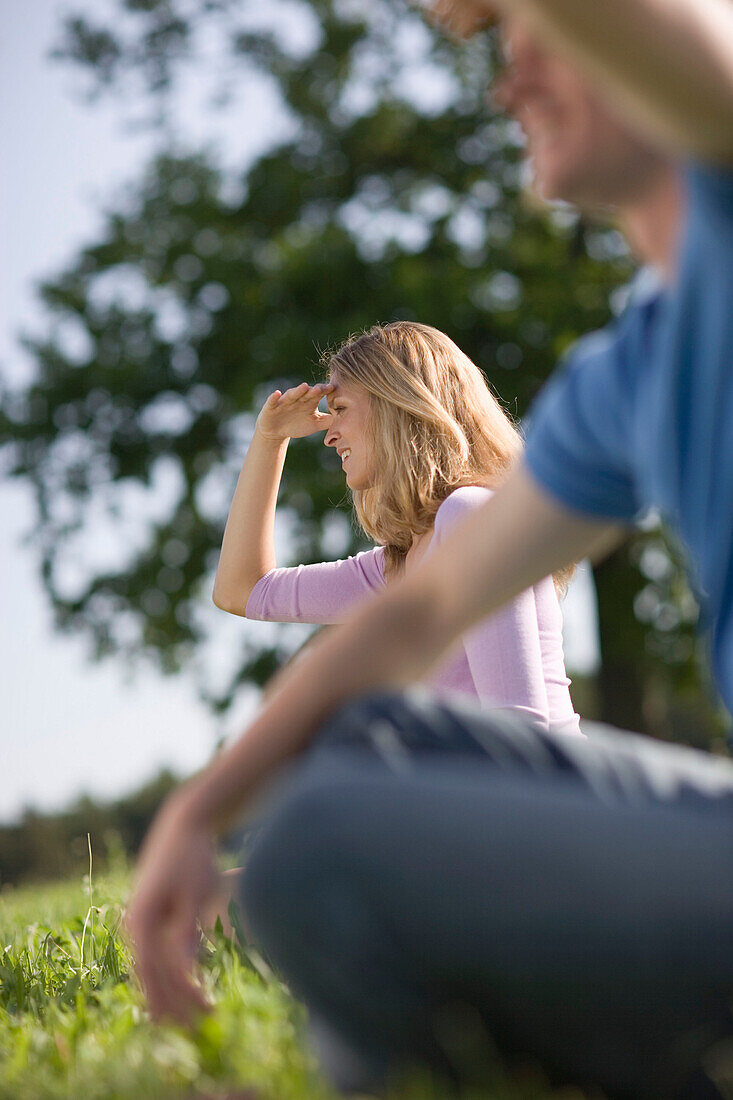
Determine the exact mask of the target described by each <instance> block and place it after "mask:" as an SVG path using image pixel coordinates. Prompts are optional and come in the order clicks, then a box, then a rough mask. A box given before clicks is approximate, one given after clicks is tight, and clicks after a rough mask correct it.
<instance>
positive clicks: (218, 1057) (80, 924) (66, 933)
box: [0, 861, 579, 1100]
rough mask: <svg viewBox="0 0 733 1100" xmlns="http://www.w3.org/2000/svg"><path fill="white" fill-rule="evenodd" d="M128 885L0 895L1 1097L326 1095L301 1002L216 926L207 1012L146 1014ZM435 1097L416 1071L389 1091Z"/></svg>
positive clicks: (529, 1087)
mask: <svg viewBox="0 0 733 1100" xmlns="http://www.w3.org/2000/svg"><path fill="white" fill-rule="evenodd" d="M129 885H130V873H129V869H128V868H127V867H126V866H125V865H124V864H123V862H122V861H120V863H119V865H118V866H117V867H116V868H114V867H113V868H112V869H111V870H110V871H109V872H107V873H105V874H104V876H102V877H99V878H96V877H91V876H90V875H87V876H85V878H84V879H83V880H79V879H77V880H71V881H67V882H60V883H53V884H48V885H40V886H27V887H19V888H17V889H8V888H6V889H5V890H4V891H3V892H2V893H1V894H0V949H1V950H2V957H1V959H0V1100H77V1098H81V1097H84V1100H152V1098H155V1100H168V1098H174V1097H175V1098H179V1100H180V1098H187V1100H188V1098H190V1100H193V1098H199V1100H203V1098H204V1097H205V1098H207V1100H214V1098H219V1097H221V1098H224V1097H228V1096H231V1097H234V1096H238V1097H240V1096H243V1095H244V1093H245V1090H246V1091H247V1094H248V1095H252V1097H253V1100H254V1098H262V1100H268V1098H272V1100H275V1098H276V1100H290V1098H293V1100H295V1098H297V1100H334V1094H333V1093H332V1092H331V1091H330V1090H329V1088H328V1087H327V1086H326V1085H325V1084H324V1082H323V1081H322V1080H321V1079H320V1078H319V1076H318V1073H317V1070H316V1067H315V1065H314V1064H313V1061H312V1058H311V1057H310V1056H309V1055H308V1054H307V1053H306V1050H305V1047H304V1044H303V1042H302V1035H303V1028H304V1022H305V1014H304V1011H303V1010H302V1008H300V1006H298V1005H296V1004H295V1002H294V1001H293V1000H292V998H291V997H290V996H289V994H288V992H287V990H286V989H285V988H284V986H283V985H282V984H281V983H280V982H279V981H278V980H277V979H276V977H275V976H274V975H273V974H272V972H271V971H270V970H269V968H268V967H267V965H266V964H265V962H264V961H263V960H262V959H261V958H260V957H259V956H258V955H257V954H256V953H255V952H253V951H252V950H251V948H248V947H246V946H244V945H243V944H241V943H240V942H238V938H237V937H236V936H235V937H234V938H233V939H230V938H228V937H227V936H226V935H224V933H223V932H222V931H221V927H220V926H219V927H218V928H217V929H216V930H215V931H214V932H213V933H212V934H211V935H210V936H206V937H204V936H202V940H201V951H200V963H201V980H202V982H203V985H204V987H205V989H206V991H207V993H208V995H209V996H210V998H211V1001H212V1004H213V1008H212V1011H211V1013H210V1014H208V1015H206V1016H205V1017H203V1018H202V1019H201V1020H200V1021H199V1023H198V1024H197V1026H196V1027H195V1028H194V1030H192V1031H187V1030H184V1029H182V1028H180V1027H176V1026H169V1025H157V1024H153V1023H152V1022H151V1021H150V1019H149V1017H148V1016H147V1013H146V1010H145V1004H144V999H143V997H142V994H141V992H140V989H139V987H138V985H137V983H136V981H135V979H134V977H133V976H132V973H131V968H132V959H131V956H130V951H129V948H128V945H127V944H126V943H125V941H124V939H123V937H122V935H121V932H120V921H121V917H122V911H123V905H124V901H125V898H126V896H127V894H128V892H129ZM249 1090H252V1092H251V1093H249ZM444 1095H445V1092H444V1090H443V1089H441V1087H440V1086H439V1085H438V1084H437V1083H436V1082H434V1081H428V1080H416V1081H412V1082H410V1083H409V1084H406V1085H404V1087H401V1088H400V1089H399V1090H396V1091H394V1092H393V1094H392V1100H438V1098H439V1097H442V1096H444ZM561 1095H562V1096H564V1097H565V1098H566V1100H569V1098H570V1097H571V1096H573V1097H575V1098H576V1100H578V1097H579V1094H578V1093H570V1092H567V1091H565V1092H564V1093H562V1094H561V1093H559V1092H554V1093H550V1092H549V1091H548V1090H546V1089H545V1088H543V1086H542V1084H541V1083H540V1082H539V1081H538V1079H537V1078H536V1077H534V1076H532V1075H528V1076H527V1077H526V1078H522V1079H521V1080H516V1079H512V1080H510V1079H508V1078H506V1077H504V1075H503V1074H502V1073H501V1071H500V1070H499V1069H498V1068H497V1071H496V1081H495V1083H489V1085H488V1086H487V1087H486V1088H484V1087H482V1089H481V1090H480V1091H476V1090H473V1091H471V1092H470V1094H469V1093H466V1094H464V1097H463V1098H462V1100H543V1098H547V1097H550V1096H554V1097H556V1098H557V1097H560V1096H561Z"/></svg>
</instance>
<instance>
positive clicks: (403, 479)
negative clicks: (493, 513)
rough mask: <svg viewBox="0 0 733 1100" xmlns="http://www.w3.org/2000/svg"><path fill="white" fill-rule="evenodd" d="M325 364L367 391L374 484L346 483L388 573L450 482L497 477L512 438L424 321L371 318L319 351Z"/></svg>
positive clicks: (515, 438) (479, 383)
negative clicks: (362, 328) (335, 345)
mask: <svg viewBox="0 0 733 1100" xmlns="http://www.w3.org/2000/svg"><path fill="white" fill-rule="evenodd" d="M325 365H326V367H327V371H328V377H329V378H330V380H331V381H333V382H336V383H338V382H343V383H345V384H347V385H356V386H361V387H362V389H364V390H366V392H367V393H368V394H369V398H370V403H369V418H368V429H369V431H370V433H371V436H372V439H371V443H372V445H373V446H374V448H375V454H377V455H379V462H378V465H377V469H376V472H375V477H374V483H373V484H372V485H370V486H369V488H368V489H359V490H354V492H353V500H354V510H355V512H356V516H357V519H358V521H359V523H360V525H361V527H362V528H363V529H364V531H365V532H366V533H367V534H368V535H369V536H370V537H371V538H372V539H373V540H374V541H375V542H377V543H379V544H381V545H382V546H384V548H385V566H386V571H387V574H388V575H390V574H392V573H394V572H397V571H398V570H400V569H401V568H402V566H403V564H404V561H405V556H406V554H407V552H408V550H409V549H410V547H411V546H412V543H413V541H414V539H415V538H416V537H418V536H420V535H422V534H423V533H425V532H426V531H428V530H430V528H431V527H432V526H433V521H434V520H435V513H436V512H437V511H438V508H439V507H440V505H441V503H442V502H443V501H444V500H445V498H446V497H447V496H448V495H449V494H450V493H452V492H453V490H454V489H458V488H459V487H461V486H464V485H484V486H486V487H487V488H491V489H494V488H496V487H497V486H498V485H499V484H500V483H501V482H502V481H503V479H504V477H505V476H506V474H507V472H508V470H509V468H510V466H511V465H512V463H513V462H514V460H515V459H516V458H517V456H518V455H519V454H520V452H521V450H522V441H521V437H520V435H519V432H518V431H517V429H516V427H515V426H514V423H513V422H512V420H511V418H510V417H509V415H508V414H507V413H506V412H505V410H504V409H503V408H502V407H501V405H500V404H499V402H498V401H497V399H496V398H495V397H494V395H493V394H492V392H491V390H490V389H489V386H488V383H487V381H486V379H485V378H484V376H483V374H482V373H481V371H480V370H479V369H478V367H477V366H476V365H475V364H474V363H472V362H471V360H470V359H469V358H468V356H467V355H465V354H464V353H463V352H462V351H461V350H460V348H459V347H457V346H456V344H454V343H453V341H452V340H451V339H450V338H449V337H448V336H446V335H445V333H443V332H439V331H438V329H435V328H431V327H430V325H421V324H417V323H415V322H412V321H394V322H391V323H390V324H387V325H375V326H374V328H371V329H369V331H368V332H364V333H362V334H361V335H360V336H356V337H352V338H350V339H348V340H347V341H346V342H345V343H344V344H343V345H342V346H341V347H340V348H339V349H338V350H337V351H335V352H332V353H330V354H328V355H327V356H326V357H325Z"/></svg>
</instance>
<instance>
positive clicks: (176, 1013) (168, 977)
mask: <svg viewBox="0 0 733 1100" xmlns="http://www.w3.org/2000/svg"><path fill="white" fill-rule="evenodd" d="M191 962H192V960H191V958H190V953H189V952H188V951H187V950H186V949H184V950H181V947H180V945H177V944H176V943H175V940H174V938H173V936H172V935H171V932H170V930H169V932H168V934H167V935H161V936H158V937H157V938H156V939H155V940H154V941H150V940H149V941H147V942H146V944H145V946H144V947H142V948H141V949H140V950H139V951H138V953H137V961H136V965H135V971H136V973H137V975H138V978H139V979H140V983H141V985H142V987H143V989H144V991H145V996H146V998H147V1001H148V1005H149V1008H150V1013H151V1015H152V1016H153V1018H154V1019H156V1020H162V1019H172V1020H177V1021H178V1022H180V1023H186V1024H190V1023H192V1022H193V1020H194V1019H195V1018H196V1016H197V1015H198V1014H199V1013H200V1012H203V1011H206V1009H207V1008H208V1005H207V1003H206V1000H205V998H204V995H203V993H202V992H201V990H200V989H199V987H198V986H197V985H196V984H195V982H194V980H193V976H192V974H191Z"/></svg>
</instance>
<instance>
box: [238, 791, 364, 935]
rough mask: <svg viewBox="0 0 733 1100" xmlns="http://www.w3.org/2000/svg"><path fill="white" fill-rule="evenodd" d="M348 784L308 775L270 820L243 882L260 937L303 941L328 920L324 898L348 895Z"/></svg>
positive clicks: (244, 895)
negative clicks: (345, 849) (345, 892)
mask: <svg viewBox="0 0 733 1100" xmlns="http://www.w3.org/2000/svg"><path fill="white" fill-rule="evenodd" d="M350 803H351V798H350V795H349V784H348V782H346V781H345V780H344V779H340V778H338V777H336V776H331V777H329V776H325V775H324V776H320V775H314V774H312V773H311V774H304V775H303V776H301V777H299V779H298V780H297V781H296V784H295V786H294V787H293V788H292V789H291V790H290V792H289V793H288V794H287V795H286V796H285V797H284V798H283V800H282V802H281V803H280V805H279V806H278V807H277V808H276V809H275V811H274V813H272V814H271V815H270V819H269V822H268V823H267V824H266V825H265V826H264V828H263V829H262V831H261V833H260V836H259V837H258V840H257V843H256V844H255V845H254V847H253V849H252V852H251V855H250V858H249V861H248V863H247V866H246V868H245V871H244V874H243V877H242V884H241V890H242V901H243V904H244V908H245V912H246V913H247V915H248V918H249V919H250V921H251V922H252V925H253V928H254V929H255V931H256V933H257V934H258V936H262V937H263V940H264V942H265V943H267V941H268V940H269V939H270V937H271V936H272V935H273V933H274V934H276V935H278V936H279V935H285V936H287V937H290V936H294V937H298V938H299V937H301V936H308V935H313V934H315V933H316V926H317V925H319V924H321V923H322V921H323V920H324V916H323V913H322V910H324V908H327V906H325V907H324V905H323V898H324V895H328V893H329V892H330V891H331V890H332V889H333V888H334V887H333V885H332V884H333V881H334V880H336V881H337V882H338V887H337V888H338V889H340V890H342V891H343V890H344V889H345V887H346V881H345V880H346V879H347V878H348V875H349V873H350V872H349V860H348V858H344V853H343V852H342V850H341V849H342V844H341V837H342V832H343V828H342V826H343V823H344V821H345V820H346V818H347V816H348V815H349V811H350Z"/></svg>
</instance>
